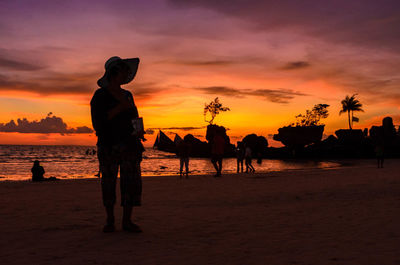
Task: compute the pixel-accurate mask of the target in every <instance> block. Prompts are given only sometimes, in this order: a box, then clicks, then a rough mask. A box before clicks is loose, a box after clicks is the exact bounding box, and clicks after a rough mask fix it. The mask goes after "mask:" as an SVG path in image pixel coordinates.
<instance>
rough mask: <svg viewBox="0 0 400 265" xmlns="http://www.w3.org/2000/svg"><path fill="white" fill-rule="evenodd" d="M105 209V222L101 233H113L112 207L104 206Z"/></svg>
mask: <svg viewBox="0 0 400 265" xmlns="http://www.w3.org/2000/svg"><path fill="white" fill-rule="evenodd" d="M105 208H106V214H107V220H106V225H105V226H104V228H103V232H104V233H110V232H114V230H115V226H114V222H115V218H114V206H106V207H105Z"/></svg>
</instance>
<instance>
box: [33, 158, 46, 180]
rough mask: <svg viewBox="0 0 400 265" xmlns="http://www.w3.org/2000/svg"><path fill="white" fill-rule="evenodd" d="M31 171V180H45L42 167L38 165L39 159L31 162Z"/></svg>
mask: <svg viewBox="0 0 400 265" xmlns="http://www.w3.org/2000/svg"><path fill="white" fill-rule="evenodd" d="M31 172H32V181H35V182H36V181H43V180H45V178H44V176H43V175H44V173H45V171H44V168H43V167H42V166H41V165H40V162H39V160H35V161H34V162H33V167H32V169H31Z"/></svg>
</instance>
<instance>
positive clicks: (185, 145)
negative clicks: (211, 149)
mask: <svg viewBox="0 0 400 265" xmlns="http://www.w3.org/2000/svg"><path fill="white" fill-rule="evenodd" d="M189 154H190V143H189V139H188V137H187V135H186V136H185V137H184V138H183V140H182V141H180V142H179V143H178V145H177V155H178V157H179V162H180V166H179V176H180V178H182V172H183V166H185V169H186V172H185V174H186V178H189Z"/></svg>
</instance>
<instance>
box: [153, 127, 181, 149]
mask: <svg viewBox="0 0 400 265" xmlns="http://www.w3.org/2000/svg"><path fill="white" fill-rule="evenodd" d="M153 148H155V149H157V150H160V151H164V152H170V153H175V152H176V145H175V143H174V142H173V141H172V140H171V139H169V137H168V136H167V135H165V133H163V132H162V131H161V130H160V131H159V132H158V134H157V138H156V141H155V142H154V145H153Z"/></svg>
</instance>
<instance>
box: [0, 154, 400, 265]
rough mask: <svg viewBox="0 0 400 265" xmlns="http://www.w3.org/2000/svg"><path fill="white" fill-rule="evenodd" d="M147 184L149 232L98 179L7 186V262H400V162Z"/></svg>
mask: <svg viewBox="0 0 400 265" xmlns="http://www.w3.org/2000/svg"><path fill="white" fill-rule="evenodd" d="M370 162H371V163H362V164H361V165H359V166H352V167H344V168H336V169H328V170H320V169H315V170H295V171H286V172H270V173H266V174H254V175H248V174H237V175H236V174H233V175H223V177H222V178H218V179H215V178H213V177H211V176H191V177H190V178H189V179H187V180H186V179H182V180H180V179H177V177H176V176H173V177H154V178H145V179H144V195H143V206H142V207H140V208H137V209H136V208H135V210H134V216H135V217H134V221H135V222H137V223H138V224H139V225H140V226H141V227H142V228H143V230H144V233H142V234H129V233H126V232H123V231H121V229H120V221H121V218H120V217H121V207H119V206H117V207H116V218H117V220H116V223H117V231H116V232H114V233H112V234H104V233H102V226H103V224H104V221H105V215H104V212H103V207H102V204H101V194H100V184H99V181H98V180H94V179H93V180H64V181H57V182H46V183H31V182H2V183H0V202H1V207H0V224H1V226H0V227H1V240H0V263H1V264H385V265H386V264H400V256H399V255H398V252H399V246H400V226H399V224H400V173H399V172H400V163H399V162H400V160H388V161H387V162H386V167H385V168H383V169H377V168H376V167H375V161H374V160H371V161H370Z"/></svg>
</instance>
